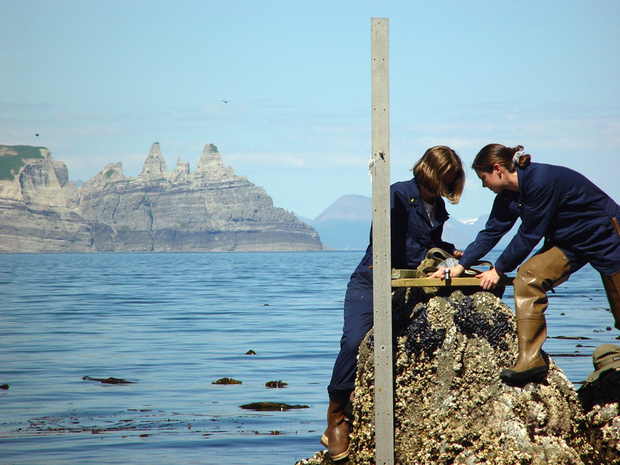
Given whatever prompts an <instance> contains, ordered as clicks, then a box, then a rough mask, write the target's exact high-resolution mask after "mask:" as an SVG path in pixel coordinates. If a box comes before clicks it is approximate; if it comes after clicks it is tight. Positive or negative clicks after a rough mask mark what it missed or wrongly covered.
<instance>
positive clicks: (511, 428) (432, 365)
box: [350, 291, 594, 465]
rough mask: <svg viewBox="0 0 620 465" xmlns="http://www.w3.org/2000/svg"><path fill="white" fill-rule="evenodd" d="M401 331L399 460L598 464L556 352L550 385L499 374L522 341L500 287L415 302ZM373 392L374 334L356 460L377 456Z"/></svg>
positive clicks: (365, 353) (358, 404)
mask: <svg viewBox="0 0 620 465" xmlns="http://www.w3.org/2000/svg"><path fill="white" fill-rule="evenodd" d="M395 336H396V342H395V343H396V348H395V394H394V399H395V412H394V418H395V446H396V451H395V455H396V461H397V462H398V463H400V464H402V465H405V464H426V463H455V464H456V463H463V464H465V463H467V464H476V463H501V464H515V463H517V464H518V463H540V464H543V463H545V464H546V463H549V464H551V463H557V464H559V463H562V464H581V463H593V462H592V460H593V458H594V452H593V448H592V446H591V445H590V444H589V443H588V442H587V441H586V440H585V436H584V434H583V433H584V431H585V429H586V423H585V422H586V419H585V416H584V413H583V410H582V408H581V404H580V402H579V398H578V396H577V393H576V392H575V390H574V388H573V386H572V384H571V383H570V382H569V381H568V379H567V378H566V377H565V376H564V374H563V373H562V372H561V370H560V369H559V368H558V367H557V366H556V365H555V364H554V363H553V361H552V360H551V362H550V371H549V375H548V376H547V381H546V382H545V383H541V384H536V383H531V384H528V385H526V386H525V387H523V388H519V387H511V386H507V385H505V384H503V383H501V381H500V380H499V373H500V371H501V370H503V369H505V368H507V367H510V366H512V365H513V364H514V363H515V361H516V356H517V353H518V345H517V340H516V331H515V322H514V316H513V312H512V310H511V309H510V308H509V307H507V306H506V305H505V304H503V303H502V302H501V300H500V299H498V298H497V297H495V296H494V295H492V294H490V293H486V292H479V293H476V294H474V295H473V296H471V297H469V296H464V295H463V294H462V293H461V292H459V291H457V292H455V293H453V294H452V296H450V297H449V298H444V297H435V298H433V299H431V300H430V301H428V302H427V303H425V302H421V303H418V304H417V305H416V306H415V307H414V309H413V312H412V315H411V318H410V320H409V324H408V325H406V326H403V327H401V328H395ZM373 396H374V354H373V344H372V334H371V333H369V335H368V336H367V338H366V340H365V342H363V343H362V345H361V346H360V355H359V362H358V373H357V384H356V392H355V403H354V415H355V422H354V432H353V434H352V436H351V460H350V463H355V464H371V463H374V448H375V443H374V408H373V407H374V403H373Z"/></svg>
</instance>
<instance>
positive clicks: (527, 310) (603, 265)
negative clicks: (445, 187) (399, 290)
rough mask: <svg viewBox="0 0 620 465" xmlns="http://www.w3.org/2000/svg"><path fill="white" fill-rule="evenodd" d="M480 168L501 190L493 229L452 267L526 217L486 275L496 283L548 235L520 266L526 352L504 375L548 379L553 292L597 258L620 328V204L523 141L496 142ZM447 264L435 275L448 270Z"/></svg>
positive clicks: (520, 322) (485, 284)
mask: <svg viewBox="0 0 620 465" xmlns="http://www.w3.org/2000/svg"><path fill="white" fill-rule="evenodd" d="M472 168H473V169H474V170H475V171H476V174H477V175H478V177H479V178H480V180H481V181H482V186H483V187H487V188H488V189H490V190H492V191H493V192H495V193H496V194H497V196H496V197H495V201H494V203H493V208H492V210H491V214H490V216H489V219H488V221H487V223H486V226H485V229H484V230H483V231H480V233H478V236H477V237H476V240H475V241H474V242H472V243H471V244H470V245H469V246H468V247H467V248H466V249H465V252H464V254H463V256H462V257H461V259H460V261H459V264H458V265H457V266H456V267H454V268H452V269H451V273H450V274H451V276H458V275H459V274H461V273H462V272H463V270H464V269H466V268H467V267H469V266H471V264H472V263H473V262H475V261H476V260H478V259H480V258H481V257H483V256H484V255H486V254H487V253H488V252H489V251H490V250H491V249H492V248H493V247H494V246H495V245H496V244H497V243H498V242H499V240H500V239H501V238H502V236H503V235H504V234H506V233H507V232H508V231H509V230H510V229H511V228H512V226H513V225H514V224H515V222H516V220H517V219H518V218H521V225H520V226H519V229H518V232H517V233H516V235H515V236H514V237H513V239H512V240H511V242H510V243H509V245H508V246H507V247H506V249H505V250H504V251H503V253H502V254H501V255H500V257H499V258H498V259H497V261H496V262H495V267H494V268H493V269H491V270H489V271H486V272H484V273H482V274H480V275H478V277H479V278H480V285H481V287H482V288H484V289H487V290H488V289H493V288H494V287H495V285H496V284H497V282H498V281H499V279H500V277H501V276H504V274H505V273H507V272H509V271H513V270H514V269H515V268H516V267H517V266H519V265H520V264H521V263H522V262H523V261H524V260H526V258H527V257H528V256H529V255H530V253H531V252H532V250H533V249H534V247H536V245H537V244H538V243H539V241H540V240H541V239H544V242H543V246H542V248H541V249H540V250H539V251H538V252H537V253H536V254H535V255H534V256H532V257H531V258H530V259H529V260H527V261H525V263H523V265H521V266H520V267H519V269H518V271H517V276H516V278H515V280H514V298H515V312H516V318H517V337H518V341H519V359H518V361H517V364H516V365H515V366H514V367H512V368H511V369H508V370H504V371H503V372H502V373H501V374H500V377H501V379H502V380H503V381H504V382H506V383H509V384H524V383H526V382H529V381H540V380H543V379H544V378H545V377H546V375H547V372H548V370H549V367H548V360H547V358H546V355H545V353H544V352H543V351H542V350H541V349H542V345H543V343H544V342H545V339H546V338H547V326H546V322H545V316H544V312H545V310H546V309H547V306H548V299H547V292H548V291H549V290H551V289H553V288H554V287H556V286H558V285H559V284H562V283H564V282H566V281H567V280H568V278H569V276H570V275H571V274H572V273H574V272H576V271H577V270H579V269H580V268H581V267H583V266H584V265H585V264H586V263H590V265H592V267H593V268H594V269H595V270H597V271H598V272H599V273H600V274H601V278H602V280H603V286H604V288H605V292H606V294H607V299H608V300H609V305H610V308H611V313H612V314H613V317H614V320H615V326H616V328H618V329H620V226H619V225H618V220H619V219H620V207H619V206H618V204H616V202H614V201H613V200H612V199H611V198H610V197H609V196H608V195H607V194H605V193H604V192H603V191H602V190H601V189H599V188H598V187H597V186H596V185H594V184H593V183H592V182H591V181H589V180H588V179H587V178H586V177H585V176H583V175H581V174H580V173H577V172H575V171H573V170H571V169H569V168H565V167H563V166H554V165H548V164H543V163H533V162H532V161H531V156H530V155H527V154H525V152H524V150H523V147H522V146H520V145H519V146H517V147H515V148H509V147H505V146H503V145H500V144H489V145H487V146H486V147H484V148H483V149H482V150H481V151H480V152H479V153H478V155H477V156H476V158H475V160H474V163H473V165H472ZM442 272H443V269H442V270H439V271H438V272H437V273H436V274H435V275H434V276H435V277H442V276H443V274H442Z"/></svg>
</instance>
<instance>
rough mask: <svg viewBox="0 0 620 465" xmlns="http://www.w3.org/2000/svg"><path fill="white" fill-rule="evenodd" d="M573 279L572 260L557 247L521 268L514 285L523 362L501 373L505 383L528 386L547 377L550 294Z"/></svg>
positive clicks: (539, 255)
mask: <svg viewBox="0 0 620 465" xmlns="http://www.w3.org/2000/svg"><path fill="white" fill-rule="evenodd" d="M569 276H570V265H569V262H568V259H567V258H566V256H565V255H564V253H563V252H562V251H561V250H560V249H558V248H557V247H553V248H551V249H549V250H547V251H545V252H542V253H540V254H537V255H534V256H533V257H532V258H530V259H529V260H528V261H526V262H525V263H524V264H523V265H522V266H521V267H520V268H519V271H518V272H517V277H516V278H515V280H514V283H513V284H514V293H515V311H516V314H517V339H518V341H519V360H518V361H517V364H516V365H515V366H514V367H512V368H511V369H508V370H504V371H502V372H501V373H500V375H499V376H500V378H501V379H502V380H503V381H504V382H505V383H508V384H525V383H527V382H530V381H542V380H543V379H545V377H546V376H547V372H548V371H549V365H548V362H547V360H546V358H545V356H544V355H543V354H544V352H542V350H541V348H542V345H543V344H544V342H545V340H546V339H547V323H546V321H545V315H544V312H545V310H546V309H547V306H548V305H549V299H548V298H547V291H549V290H550V289H552V288H553V287H554V286H557V285H559V284H562V283H564V282H566V280H568V277H569Z"/></svg>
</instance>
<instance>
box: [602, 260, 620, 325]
mask: <svg viewBox="0 0 620 465" xmlns="http://www.w3.org/2000/svg"><path fill="white" fill-rule="evenodd" d="M602 278H603V287H605V293H606V294H607V300H608V301H609V309H610V310H611V314H612V315H613V316H614V322H615V323H614V326H615V327H616V329H620V272H618V273H616V274H615V275H613V276H603V277H602Z"/></svg>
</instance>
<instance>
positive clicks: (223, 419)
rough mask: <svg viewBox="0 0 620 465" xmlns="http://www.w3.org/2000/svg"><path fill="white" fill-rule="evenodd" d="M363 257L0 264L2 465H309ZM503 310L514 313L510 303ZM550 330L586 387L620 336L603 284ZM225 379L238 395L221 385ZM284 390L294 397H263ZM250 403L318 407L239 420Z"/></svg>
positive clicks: (553, 312)
mask: <svg viewBox="0 0 620 465" xmlns="http://www.w3.org/2000/svg"><path fill="white" fill-rule="evenodd" d="M361 256H362V253H361V252H329V253H214V254H209V253H200V254H34V255H30V254H23V255H22V254H20V255H17V254H4V255H0V384H4V383H6V384H8V385H9V386H10V388H9V389H8V390H0V463H2V464H84V463H97V464H166V465H169V464H223V463H226V464H240V465H243V464H288V465H292V464H294V463H295V462H296V461H298V460H300V459H302V458H307V457H310V456H312V455H313V454H314V453H315V452H316V451H317V450H320V449H321V445H320V444H319V442H318V441H319V438H320V436H321V434H322V432H323V430H324V428H325V411H326V409H327V393H326V387H327V384H328V382H329V378H330V375H331V368H332V365H333V362H334V359H335V357H336V355H337V352H338V342H339V338H340V335H341V328H342V304H343V300H344V291H345V288H346V284H347V281H348V279H349V276H350V274H351V272H352V271H353V269H354V268H355V266H356V265H357V263H358V262H359V260H360V258H361ZM504 301H505V302H506V303H508V304H509V305H510V306H511V307H512V294H511V291H510V289H508V291H507V292H506V294H505V296H504ZM547 317H548V324H549V336H550V339H549V340H548V341H547V343H546V344H545V349H546V350H547V351H548V352H549V353H550V354H551V356H552V357H553V359H554V360H555V361H556V363H557V364H558V365H559V366H560V367H561V368H562V369H563V370H564V372H565V373H566V375H567V376H568V377H569V379H570V380H571V381H572V382H573V383H575V385H576V387H578V386H579V383H580V382H581V381H582V380H583V379H585V377H586V376H587V375H588V373H590V371H592V362H591V354H592V352H593V350H594V349H595V348H596V347H597V346H598V345H599V344H601V343H604V342H615V343H618V341H617V340H616V339H615V338H616V337H618V335H619V334H620V332H619V331H617V330H615V329H613V330H611V329H609V330H608V329H607V327H611V326H613V320H612V317H611V314H610V313H609V310H608V304H607V301H606V298H605V293H604V291H603V289H602V284H601V283H600V278H599V276H598V274H597V273H596V272H595V271H594V270H592V269H591V268H589V267H587V268H585V269H584V270H582V271H580V272H579V273H577V274H575V275H574V276H573V277H572V278H571V280H570V281H569V282H568V283H566V284H564V285H562V286H561V287H560V288H559V289H558V290H557V293H556V294H552V296H551V305H550V308H549V310H548V313H547ZM578 337H585V338H588V339H583V340H577V339H574V338H578ZM249 350H253V351H254V352H256V355H246V353H247V352H248V351H249ZM84 376H90V377H93V378H108V377H115V378H123V379H125V380H128V381H132V382H133V383H132V384H117V385H106V384H101V383H99V382H95V381H87V380H83V379H82V378H83V377H84ZM223 377H229V378H234V379H236V380H239V381H241V382H242V384H237V385H215V384H212V383H213V382H214V381H216V380H218V379H220V378H223ZM278 380H282V381H283V382H285V383H288V386H287V387H286V388H283V389H269V388H266V387H265V383H266V382H268V381H278ZM251 402H282V403H287V404H291V405H296V404H302V405H307V406H308V408H304V409H297V410H288V411H276V412H257V411H252V410H244V409H241V408H240V406H241V405H243V404H247V403H251Z"/></svg>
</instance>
